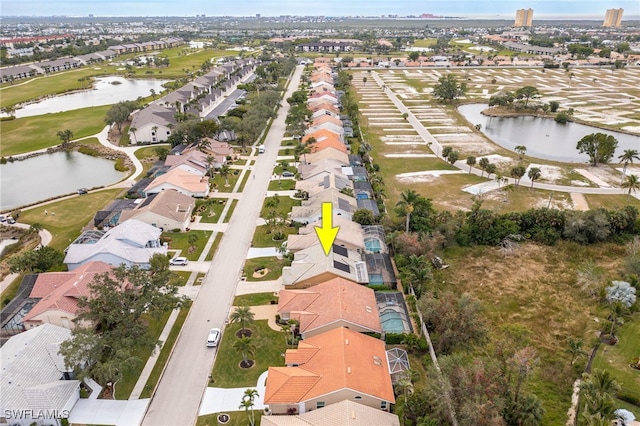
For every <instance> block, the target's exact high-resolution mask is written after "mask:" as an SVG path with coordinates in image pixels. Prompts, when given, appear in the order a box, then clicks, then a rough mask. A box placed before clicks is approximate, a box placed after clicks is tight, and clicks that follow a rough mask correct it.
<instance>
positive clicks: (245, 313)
mask: <svg viewBox="0 0 640 426" xmlns="http://www.w3.org/2000/svg"><path fill="white" fill-rule="evenodd" d="M254 317H255V315H254V313H253V312H251V308H250V307H249V306H237V307H236V309H235V310H234V311H233V312H232V313H231V315H230V316H229V320H230V321H231V323H232V324H233V323H236V322H239V323H240V326H241V327H242V330H241V332H242V333H243V334H244V331H245V329H246V326H248V325H250V324H251V323H253V318H254Z"/></svg>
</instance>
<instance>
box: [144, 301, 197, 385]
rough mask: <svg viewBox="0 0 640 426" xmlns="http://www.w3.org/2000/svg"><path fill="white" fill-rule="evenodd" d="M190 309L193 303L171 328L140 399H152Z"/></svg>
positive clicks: (186, 307) (183, 309)
mask: <svg viewBox="0 0 640 426" xmlns="http://www.w3.org/2000/svg"><path fill="white" fill-rule="evenodd" d="M189 308H191V301H188V302H187V303H186V304H185V306H184V307H183V308H182V309H180V313H179V314H178V317H177V318H176V322H175V323H174V324H173V327H172V328H171V332H170V333H169V336H167V340H166V341H165V342H164V344H163V345H162V349H161V351H160V355H158V359H157V361H156V365H154V366H153V370H151V375H150V376H149V379H148V380H147V383H146V384H145V386H144V390H143V391H142V393H141V394H140V398H150V397H151V394H152V393H153V390H154V389H155V387H156V385H157V384H158V380H160V374H162V370H164V366H165V364H166V363H167V360H168V359H169V355H170V354H171V351H172V350H173V345H174V344H175V342H176V340H177V339H178V335H179V334H180V329H182V325H183V324H184V321H185V320H186V319H187V314H189Z"/></svg>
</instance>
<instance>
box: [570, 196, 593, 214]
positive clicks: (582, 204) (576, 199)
mask: <svg viewBox="0 0 640 426" xmlns="http://www.w3.org/2000/svg"><path fill="white" fill-rule="evenodd" d="M571 201H572V202H573V209H574V210H583V211H586V210H589V203H587V199H586V198H585V197H584V194H580V193H577V192H572V193H571Z"/></svg>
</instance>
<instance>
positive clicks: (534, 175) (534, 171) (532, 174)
mask: <svg viewBox="0 0 640 426" xmlns="http://www.w3.org/2000/svg"><path fill="white" fill-rule="evenodd" d="M541 175H542V171H541V170H540V168H539V167H531V168H530V169H529V172H528V173H527V176H529V179H531V187H532V188H533V182H535V181H536V180H538V179H540V176H541Z"/></svg>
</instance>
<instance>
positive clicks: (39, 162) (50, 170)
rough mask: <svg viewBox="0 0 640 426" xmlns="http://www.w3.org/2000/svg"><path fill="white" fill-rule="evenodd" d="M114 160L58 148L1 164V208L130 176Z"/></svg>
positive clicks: (9, 207) (110, 182)
mask: <svg viewBox="0 0 640 426" xmlns="http://www.w3.org/2000/svg"><path fill="white" fill-rule="evenodd" d="M114 164H115V162H114V161H111V160H105V159H104V158H99V157H92V156H90V155H85V154H81V153H79V152H55V153H52V154H44V155H39V156H37V157H32V158H29V159H27V160H24V161H15V162H13V163H7V164H3V165H0V209H2V210H8V209H12V208H15V207H20V206H24V205H27V204H31V203H35V202H38V201H42V200H46V199H48V198H51V197H55V196H57V195H62V194H68V193H71V192H75V191H76V190H77V189H78V188H92V187H96V186H105V185H111V184H113V183H116V182H118V181H119V180H121V179H123V178H124V177H125V176H126V173H123V172H118V171H116V169H115V168H114Z"/></svg>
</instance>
